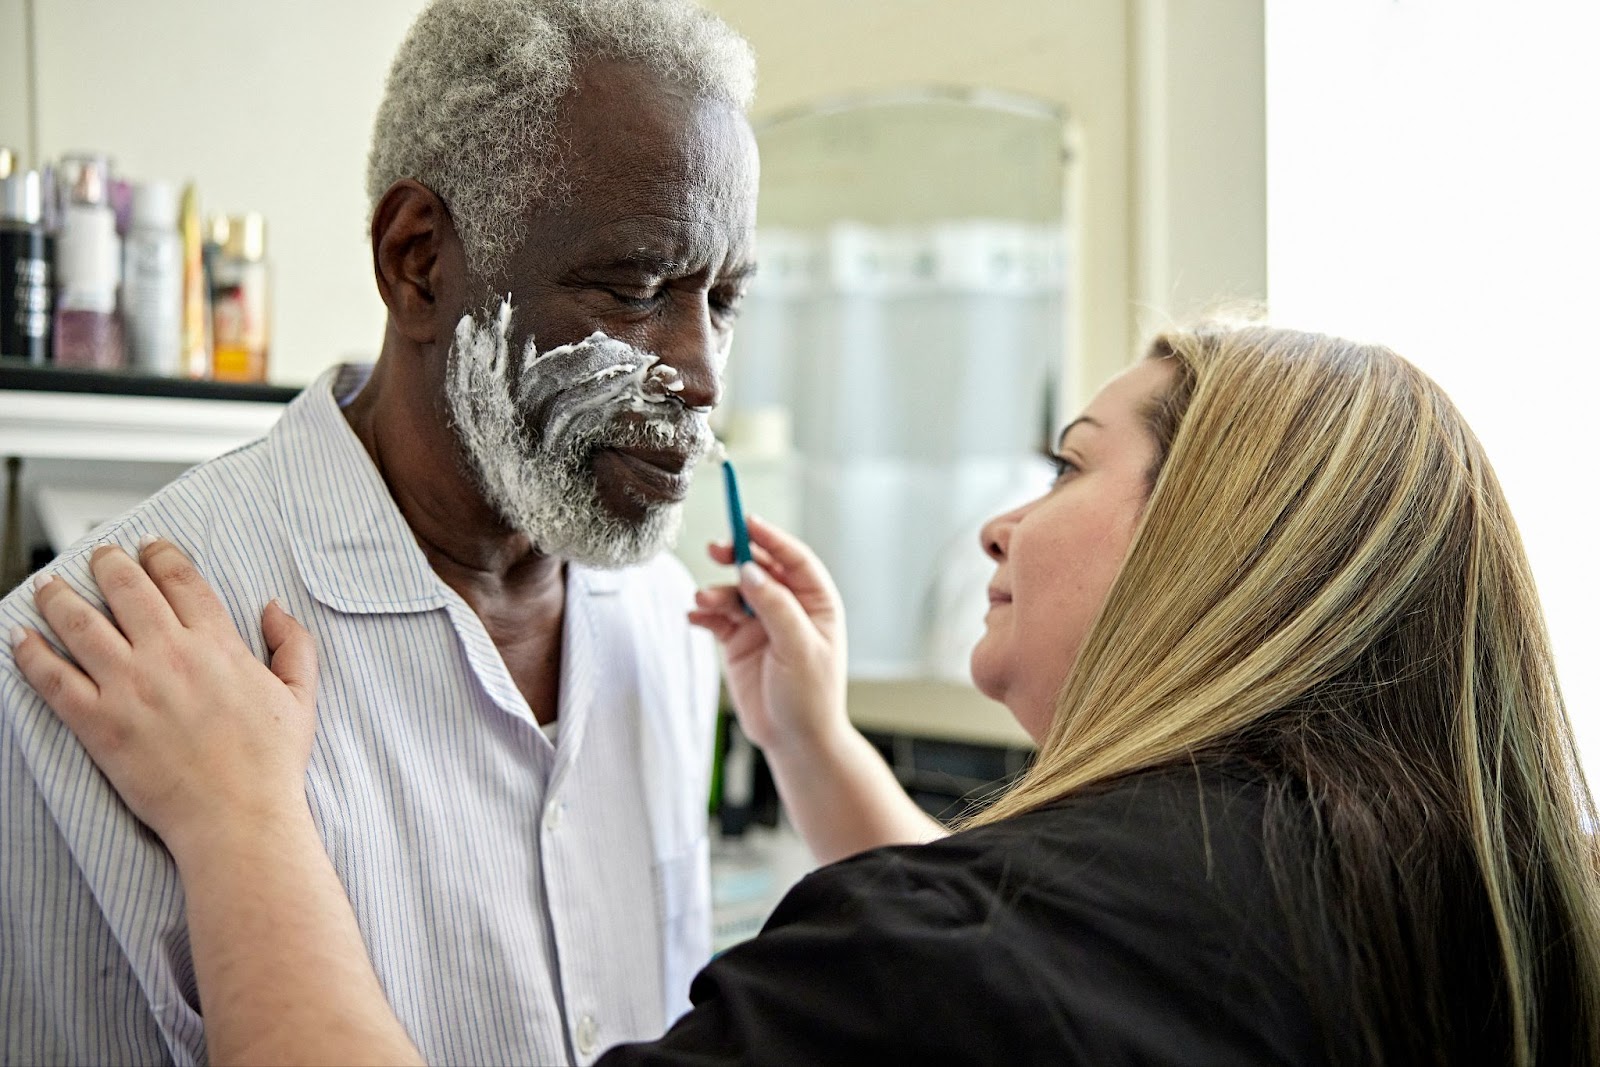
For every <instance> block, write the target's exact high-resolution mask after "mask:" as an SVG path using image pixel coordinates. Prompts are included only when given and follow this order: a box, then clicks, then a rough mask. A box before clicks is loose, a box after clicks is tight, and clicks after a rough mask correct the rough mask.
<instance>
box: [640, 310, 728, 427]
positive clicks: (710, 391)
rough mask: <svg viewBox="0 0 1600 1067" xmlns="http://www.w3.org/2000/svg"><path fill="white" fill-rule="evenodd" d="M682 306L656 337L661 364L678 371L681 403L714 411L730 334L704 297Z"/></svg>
mask: <svg viewBox="0 0 1600 1067" xmlns="http://www.w3.org/2000/svg"><path fill="white" fill-rule="evenodd" d="M678 303H679V308H678V309H675V313H674V314H673V315H672V316H671V317H670V319H668V320H667V321H665V322H664V323H663V324H662V328H661V330H660V331H659V332H658V333H657V335H656V336H655V337H654V338H652V341H653V348H654V351H655V354H656V355H658V356H660V357H661V362H663V363H665V364H666V365H667V366H669V367H671V368H673V369H674V370H676V371H677V372H678V380H679V381H681V382H682V383H683V388H682V389H681V390H679V391H678V393H677V397H678V399H679V400H681V401H683V403H684V404H685V405H686V406H688V407H691V408H714V407H716V406H717V403H718V402H719V401H720V400H721V399H722V359H723V347H724V345H726V343H727V339H728V335H727V333H726V332H725V331H723V330H719V329H717V327H716V324H715V323H713V322H712V321H711V309H710V306H709V305H708V304H707V302H706V299H705V296H704V295H703V294H702V295H700V296H699V298H698V299H686V300H682V301H680V302H678Z"/></svg>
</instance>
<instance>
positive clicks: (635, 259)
mask: <svg viewBox="0 0 1600 1067" xmlns="http://www.w3.org/2000/svg"><path fill="white" fill-rule="evenodd" d="M595 269H596V270H599V271H619V272H626V273H632V274H649V275H654V276H656V277H662V278H670V277H674V276H676V275H680V274H686V273H688V271H689V263H688V262H687V261H686V260H682V259H675V258H673V257H672V256H665V255H658V254H657V253H654V252H647V251H645V250H643V249H640V250H639V251H637V252H629V253H627V254H625V255H621V256H615V257H613V258H611V259H609V260H606V261H605V262H603V263H599V264H596V265H595ZM756 270H757V265H756V264H754V263H748V264H745V265H744V266H741V267H735V268H734V269H733V270H730V271H728V272H727V273H726V274H723V275H721V276H720V277H719V278H718V281H730V282H744V281H749V280H750V279H751V278H753V277H754V276H755V273H756Z"/></svg>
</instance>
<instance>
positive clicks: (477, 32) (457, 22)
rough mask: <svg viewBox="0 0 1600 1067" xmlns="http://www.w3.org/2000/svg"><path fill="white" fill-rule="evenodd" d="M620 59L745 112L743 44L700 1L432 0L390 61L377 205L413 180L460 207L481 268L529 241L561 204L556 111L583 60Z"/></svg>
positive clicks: (372, 200)
mask: <svg viewBox="0 0 1600 1067" xmlns="http://www.w3.org/2000/svg"><path fill="white" fill-rule="evenodd" d="M595 59H621V60H630V61H633V62H637V63H641V64H643V65H644V66H646V67H647V68H648V69H650V70H652V71H654V72H656V73H657V74H659V75H661V76H663V77H666V78H671V79H673V80H675V81H679V82H683V83H685V84H687V85H688V86H690V87H691V88H692V89H693V90H694V91H695V92H696V93H697V94H700V95H703V96H706V97H710V98H713V99H720V100H725V101H727V102H728V103H730V104H732V105H734V106H735V107H738V108H739V109H741V110H744V109H746V108H748V107H749V106H750V100H751V98H752V97H753V95H754V93H755V54H754V52H752V50H751V48H750V45H749V44H748V43H747V42H746V41H745V39H744V38H743V37H741V36H739V34H738V33H736V32H735V31H734V30H733V29H732V28H731V27H729V26H728V25H727V24H726V23H725V22H723V21H722V20H721V19H719V18H717V17H716V16H715V15H713V14H711V13H710V12H708V11H705V10H704V9H702V8H700V7H699V6H697V5H696V4H695V3H693V2H692V0H434V3H431V4H429V5H428V7H427V9H426V10H424V11H423V12H422V14H421V15H419V16H418V17H417V21H416V22H414V23H413V24H412V26H411V30H410V32H409V33H407V35H406V39H405V42H404V43H403V44H402V45H401V46H400V51H399V52H398V53H396V55H395V58H394V65H393V66H392V67H390V69H389V82H388V85H387V87H386V88H385V90H384V95H383V103H382V104H380V105H379V107H378V118H377V121H376V122H375V123H374V125H373V130H372V150H371V153H370V154H369V155H368V157H367V200H368V210H369V212H371V211H376V210H377V207H378V201H379V200H381V199H382V198H383V194H384V193H385V192H387V191H388V189H389V187H390V186H391V185H393V184H394V183H395V182H397V181H399V180H401V179H403V178H414V179H415V180H417V181H419V182H421V183H422V184H423V185H426V186H427V187H428V188H429V189H432V190H433V191H434V192H435V193H437V194H438V195H439V197H440V199H442V200H443V201H444V202H445V204H446V205H447V206H448V207H449V209H450V214H451V218H452V219H453V220H454V221H455V225H456V230H457V232H458V233H459V234H460V235H461V240H462V244H463V245H464V246H465V248H466V254H467V262H468V264H469V265H470V266H471V267H472V268H473V270H475V271H476V272H478V273H480V274H482V273H487V272H489V271H492V270H493V269H494V268H495V267H496V266H498V265H499V264H500V263H501V262H502V261H503V258H504V257H505V255H506V254H508V253H509V252H511V251H513V250H514V249H515V248H516V247H517V245H518V244H519V242H520V241H521V239H522V236H523V233H522V217H523V214H524V213H525V212H526V210H527V209H528V207H529V205H531V204H533V203H534V202H536V201H538V200H544V199H559V197H560V196H561V195H562V194H563V192H564V190H563V189H562V188H561V179H560V171H561V164H562V159H561V155H562V153H561V145H560V138H559V137H558V135H557V131H556V128H555V126H556V115H557V109H558V108H559V106H560V103H561V99H562V97H563V96H564V95H565V94H566V92H567V91H568V90H569V89H570V88H571V87H572V84H573V79H574V78H575V76H576V74H577V72H578V70H579V69H580V68H581V67H582V66H583V64H584V63H586V62H588V61H590V60H595Z"/></svg>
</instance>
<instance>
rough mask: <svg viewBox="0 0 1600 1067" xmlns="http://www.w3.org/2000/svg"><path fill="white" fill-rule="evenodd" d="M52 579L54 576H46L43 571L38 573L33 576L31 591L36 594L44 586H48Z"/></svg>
mask: <svg viewBox="0 0 1600 1067" xmlns="http://www.w3.org/2000/svg"><path fill="white" fill-rule="evenodd" d="M54 577H55V575H53V574H46V573H45V572H44V571H40V572H39V573H38V574H35V575H34V576H33V591H34V592H35V593H37V592H38V591H39V590H41V589H43V588H44V587H45V586H47V585H49V584H50V581H51V579H53V578H54Z"/></svg>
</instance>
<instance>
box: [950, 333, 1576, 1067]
mask: <svg viewBox="0 0 1600 1067" xmlns="http://www.w3.org/2000/svg"><path fill="white" fill-rule="evenodd" d="M1150 357H1151V358H1156V359H1164V360H1170V361H1171V362H1172V363H1173V364H1174V366H1175V368H1176V370H1177V372H1178V373H1177V375H1176V385H1175V386H1173V388H1172V389H1171V391H1170V393H1169V395H1167V396H1166V397H1165V398H1163V399H1162V400H1161V401H1160V402H1159V403H1158V404H1157V405H1156V407H1155V409H1153V410H1152V411H1151V412H1149V421H1150V426H1151V431H1152V433H1153V435H1154V437H1155V439H1156V441H1157V444H1158V446H1159V448H1158V452H1159V455H1160V457H1161V458H1160V464H1159V468H1158V470H1157V471H1156V472H1153V487H1152V491H1151V494H1150V498H1149V501H1148V503H1147V505H1146V509H1145V514H1144V516H1143V519H1142V522H1141V525H1140V528H1139V530H1138V532H1137V534H1136V536H1135V538H1134V541H1133V544H1132V546H1131V547H1130V549H1129V553H1128V557H1127V560H1126V562H1125V563H1124V565H1123V568H1122V570H1121V573H1120V575H1119V576H1118V578H1117V580H1116V582H1115V583H1114V585H1113V587H1112V589H1111V591H1110V594H1109V595H1108V597H1107V600H1106V602H1105V604H1104V606H1103V607H1102V609H1101V612H1100V615H1099V617H1098V619H1097V620H1096V622H1095V624H1094V626H1093V627H1092V628H1091V631H1090V633H1089V634H1088V635H1087V637H1086V639H1085V641H1084V644H1083V646H1082V649H1081V652H1080V654H1079V657H1078V660H1077V662H1076V663H1075V665H1074V667H1073V669H1072V671H1071V674H1070V676H1069V678H1068V680H1067V683H1066V685H1065V688H1064V689H1063V691H1062V693H1061V694H1060V697H1059V700H1058V703H1057V707H1056V714H1055V718H1054V721H1053V723H1052V725H1051V728H1050V731H1049V733H1048V735H1047V736H1046V737H1045V739H1044V742H1043V744H1042V745H1041V748H1040V752H1039V754H1038V757H1037V759H1036V761H1035V763H1034V765H1033V767H1032V768H1031V769H1030V770H1029V772H1028V773H1027V774H1026V775H1025V776H1024V778H1023V779H1022V780H1021V781H1020V782H1019V783H1018V784H1017V786H1016V787H1015V788H1014V789H1013V790H1011V791H1010V792H1009V793H1007V794H1006V795H1005V796H1003V797H1002V798H1001V799H1000V800H999V801H998V802H997V803H996V804H995V805H994V806H992V807H991V808H990V809H989V810H988V811H986V812H985V813H983V814H982V815H980V816H978V817H977V818H976V819H975V820H974V822H975V823H987V822H992V821H994V820H996V819H1001V818H1005V817H1007V816H1009V815H1014V814H1017V813H1020V812H1023V811H1026V810H1030V809H1033V808H1036V807H1039V806H1041V805H1044V804H1048V803H1050V802H1052V801H1054V800H1058V799H1060V798H1063V797H1065V796H1067V795H1069V794H1071V793H1073V792H1076V791H1078V790H1082V789H1085V788H1091V787H1094V786H1095V785H1096V784H1099V783H1104V782H1107V781H1110V780H1112V779H1115V778H1117V777H1119V776H1122V775H1126V774H1129V773H1131V772H1134V771H1138V770H1142V769H1147V768H1154V767H1158V766H1164V765H1171V764H1174V763H1182V762H1187V761H1191V760H1205V759H1213V758H1222V759H1234V760H1241V761H1246V762H1248V763H1250V764H1251V765H1252V766H1254V767H1256V768H1257V769H1258V770H1260V771H1261V772H1262V773H1263V774H1264V776H1265V777H1266V778H1267V780H1268V781H1269V782H1270V783H1273V784H1272V785H1271V786H1270V790H1269V797H1270V800H1269V806H1268V825H1267V826H1266V832H1267V844H1268V852H1269V861H1270V862H1272V863H1273V864H1274V868H1275V870H1276V871H1277V872H1278V874H1279V875H1280V877H1279V879H1278V881H1279V885H1280V888H1281V889H1283V890H1284V895H1285V901H1286V905H1287V906H1288V907H1289V908H1290V911H1291V919H1292V920H1293V921H1294V922H1295V923H1296V925H1297V927H1299V928H1300V929H1302V930H1304V931H1314V932H1319V933H1320V934H1321V935H1322V941H1321V943H1323V944H1327V943H1329V939H1331V941H1332V943H1333V944H1336V945H1339V946H1340V947H1341V949H1342V950H1343V952H1344V953H1345V955H1347V956H1348V965H1347V966H1345V967H1343V968H1342V969H1341V970H1340V972H1339V976H1338V977H1337V978H1335V979H1330V981H1331V982H1332V983H1333V985H1334V986H1337V988H1324V989H1322V991H1321V997H1323V998H1325V999H1326V1001H1327V1003H1326V1004H1324V1007H1325V1008H1327V1010H1329V1011H1337V1012H1338V1013H1339V1019H1338V1021H1336V1022H1335V1021H1333V1020H1331V1019H1330V1020H1329V1023H1328V1025H1329V1027H1330V1030H1331V1032H1332V1033H1334V1034H1337V1035H1341V1036H1342V1037H1343V1038H1344V1039H1346V1040H1352V1039H1353V1040H1354V1041H1355V1042H1356V1043H1357V1049H1356V1050H1355V1051H1353V1052H1352V1053H1351V1055H1352V1056H1353V1057H1355V1058H1358V1059H1359V1060H1360V1061H1362V1062H1379V1061H1382V1060H1384V1059H1386V1058H1387V1059H1388V1060H1389V1061H1391V1062H1406V1063H1411V1062H1463V1061H1466V1060H1471V1061H1473V1062H1480V1061H1483V1062H1487V1061H1490V1060H1493V1061H1497V1062H1514V1063H1518V1064H1529V1063H1534V1062H1541V1063H1561V1064H1568V1063H1579V1062H1584V1063H1596V1062H1600V915H1597V908H1600V879H1597V868H1596V852H1595V845H1594V842H1593V841H1592V840H1591V839H1590V838H1589V837H1588V835H1587V833H1586V825H1587V827H1593V826H1595V825H1596V824H1595V809H1594V804H1593V800H1592V798H1591V796H1590V793H1589V790H1588V787H1587V784H1586V783H1585V781H1584V778H1583V775H1582V772H1581V770H1580V768H1579V765H1578V761H1577V757H1576V753H1575V750H1574V746H1573V741H1572V731H1571V727H1570V724H1569V722H1568V719H1567V714H1566V709H1565V706H1564V704H1563V702H1562V698H1561V693H1560V690H1559V687H1558V685H1557V681H1556V673H1555V669H1554V665H1553V661H1552V656H1551V651H1550V643H1549V639H1548V637H1547V635H1546V632H1545V626H1544V621H1543V617H1542V613H1541V610H1540V607H1539V602H1538V597H1537V595H1536V593H1535V590H1534V584H1533V579H1532V576H1531V574H1530V571H1529V568H1528V563H1527V558H1526V555H1525V553H1524V551H1523V548H1522V543H1521V540H1520V538H1519V536H1518V533H1517V529H1516V526H1515V524H1514V523H1513V522H1512V519H1511V514H1510V512H1509V510H1508V508H1507V505H1506V501H1505V498H1504V496H1503V495H1502V493H1501V491H1500V487H1499V485H1498V483H1497V482H1496V480H1495V476H1494V473H1493V471H1492V470H1491V469H1490V467H1489V463H1488V461H1487V459H1486V458H1485V456H1484V453H1483V449H1482V447H1481V446H1480V445H1479V443H1478V441H1477V439H1476V438H1475V437H1474V436H1473V435H1472V433H1471V431H1470V430H1469V429H1468V428H1467V426H1466V423H1465V422H1464V421H1463V420H1462V418H1461V416H1460V414H1459V413H1458V412H1457V411H1456V410H1455V408H1454V407H1453V406H1452V404H1451V403H1450V401H1449V399H1448V398H1447V397H1446V396H1445V395H1444V393H1443V392H1442V391H1441V390H1440V389H1439V388H1438V386H1436V385H1435V384H1434V383H1433V382H1432V381H1431V380H1429V379H1428V378H1427V377H1426V376H1425V375H1423V374H1422V373H1421V372H1419V371H1418V370H1417V369H1416V368H1414V367H1413V366H1412V365H1411V364H1409V363H1407V362H1406V361H1405V360H1403V359H1401V358H1400V357H1398V356H1397V355H1395V354H1394V353H1393V352H1390V351H1388V350H1387V349H1384V348H1380V347H1376V346H1371V345H1363V344H1356V343H1353V342H1349V341H1343V340H1339V339H1337V338H1332V337H1325V336H1320V335H1314V334H1304V333H1294V332H1289V331H1284V330H1276V329H1269V328H1266V327H1259V326H1247V327H1229V326H1203V327H1200V328H1197V329H1193V330H1187V331H1171V332H1168V333H1165V334H1163V335H1162V336H1160V337H1159V338H1158V339H1157V340H1156V341H1155V343H1154V344H1153V346H1152V348H1151V351H1150ZM1291 872H1292V876H1291ZM1308 875H1309V879H1308ZM1308 884H1309V886H1310V889H1309V891H1305V890H1304V888H1302V889H1300V890H1295V889H1294V888H1293V887H1294V886H1295V885H1299V886H1301V887H1305V886H1307V885H1308ZM1315 941H1316V939H1315V938H1308V940H1307V944H1311V943H1313V942H1315ZM1312 969H1315V967H1312Z"/></svg>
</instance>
